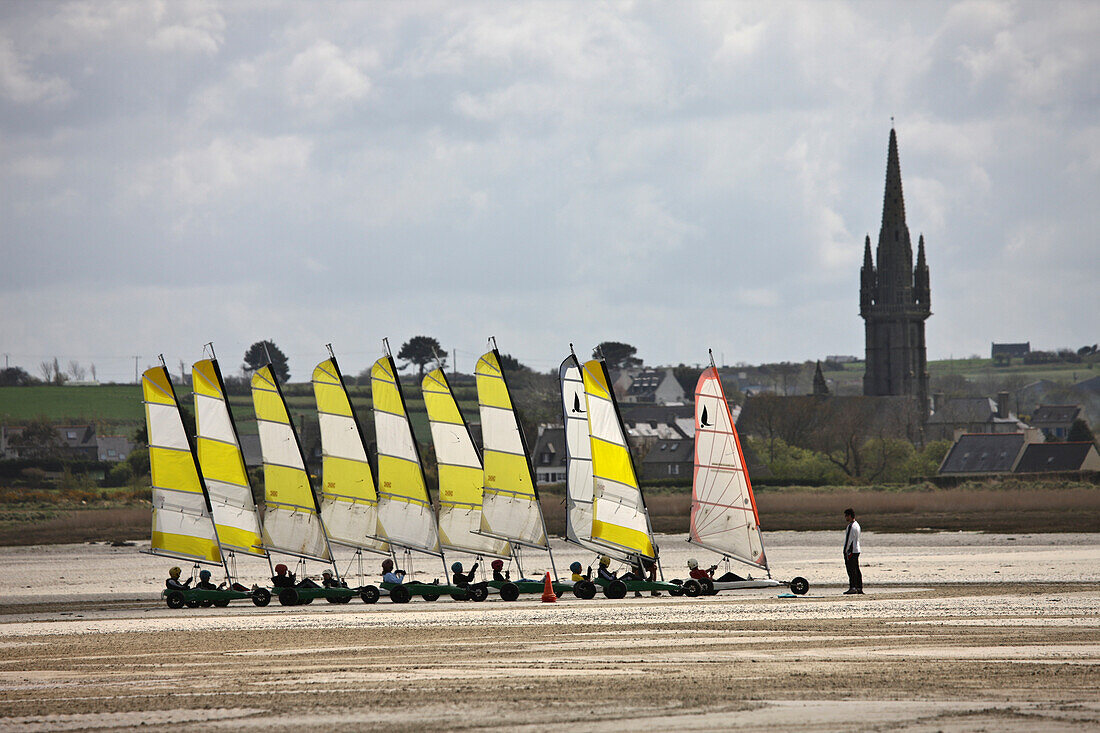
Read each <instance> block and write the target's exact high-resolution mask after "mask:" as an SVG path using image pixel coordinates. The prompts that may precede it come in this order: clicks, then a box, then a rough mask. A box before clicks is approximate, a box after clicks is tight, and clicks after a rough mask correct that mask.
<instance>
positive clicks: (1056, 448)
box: [1015, 442, 1100, 473]
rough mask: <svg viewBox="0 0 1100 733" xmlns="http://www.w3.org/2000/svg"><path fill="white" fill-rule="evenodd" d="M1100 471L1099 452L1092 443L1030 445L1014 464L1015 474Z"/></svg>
mask: <svg viewBox="0 0 1100 733" xmlns="http://www.w3.org/2000/svg"><path fill="white" fill-rule="evenodd" d="M1049 471H1100V452H1097V450H1096V446H1095V445H1094V444H1093V443H1088V442H1085V443H1031V444H1029V445H1027V446H1026V447H1025V448H1024V452H1023V455H1021V456H1020V460H1019V461H1018V462H1017V463H1016V470H1015V472H1016V473H1044V472H1049Z"/></svg>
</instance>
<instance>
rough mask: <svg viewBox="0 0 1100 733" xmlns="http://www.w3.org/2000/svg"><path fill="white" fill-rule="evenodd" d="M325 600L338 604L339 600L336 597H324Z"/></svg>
mask: <svg viewBox="0 0 1100 733" xmlns="http://www.w3.org/2000/svg"><path fill="white" fill-rule="evenodd" d="M325 600H326V601H328V602H329V603H339V602H340V599H339V598H337V597H336V596H325Z"/></svg>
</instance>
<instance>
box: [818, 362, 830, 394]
mask: <svg viewBox="0 0 1100 733" xmlns="http://www.w3.org/2000/svg"><path fill="white" fill-rule="evenodd" d="M828 396H829V385H828V384H827V383H826V382H825V375H824V374H822V373H821V362H820V361H818V362H817V369H815V370H814V397H828Z"/></svg>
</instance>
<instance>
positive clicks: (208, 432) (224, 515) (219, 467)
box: [191, 359, 267, 557]
mask: <svg viewBox="0 0 1100 733" xmlns="http://www.w3.org/2000/svg"><path fill="white" fill-rule="evenodd" d="M191 388H192V390H193V391H194V398H195V427H196V430H197V433H198V437H197V441H196V442H197V446H196V453H197V455H198V457H199V467H200V468H201V469H202V475H203V479H204V480H205V482H206V489H207V492H208V493H209V495H210V504H211V507H212V509H213V512H214V524H215V525H216V526H217V528H218V538H219V539H220V540H221V544H222V549H223V550H225V551H230V552H237V553H244V554H247V555H257V556H260V557H266V556H267V553H266V552H265V551H264V549H263V539H262V536H261V533H262V531H261V529H260V514H259V512H258V511H257V510H256V502H255V501H254V500H253V499H252V486H251V485H250V483H249V481H248V472H247V471H246V470H245V465H244V456H243V455H242V453H241V444H240V439H239V438H238V436H237V428H236V426H235V425H234V424H233V416H232V413H231V412H230V410H229V402H228V401H227V400H226V396H225V383H224V382H223V381H222V373H221V369H220V368H219V367H218V362H217V360H216V359H203V360H202V361H198V362H195V364H194V366H192V368H191Z"/></svg>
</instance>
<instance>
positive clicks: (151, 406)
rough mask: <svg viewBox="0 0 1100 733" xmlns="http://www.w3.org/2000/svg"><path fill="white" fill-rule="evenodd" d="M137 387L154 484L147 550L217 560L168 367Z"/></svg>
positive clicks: (198, 476)
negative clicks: (139, 389) (140, 389)
mask: <svg viewBox="0 0 1100 733" xmlns="http://www.w3.org/2000/svg"><path fill="white" fill-rule="evenodd" d="M141 388H142V394H143V396H144V398H145V426H146V429H147V430H148V433H149V471H150V474H151V477H152V484H153V538H152V545H151V550H150V551H151V552H152V553H153V554H154V555H166V556H168V557H174V558H179V559H181V560H190V561H194V562H201V563H210V564H212V565H214V564H221V562H222V554H221V548H220V547H219V545H218V538H217V535H216V534H215V531H214V519H213V516H212V515H211V512H210V507H209V506H208V504H207V497H206V492H205V490H204V489H203V485H202V475H201V474H200V473H199V470H198V461H197V460H196V459H195V454H194V450H193V448H192V447H191V441H190V440H189V439H188V437H187V432H186V431H185V430H184V427H183V418H182V417H181V416H180V409H179V401H178V400H177V398H176V391H175V389H174V388H173V387H172V380H171V379H170V378H169V376H168V370H167V369H166V368H164V367H163V366H159V367H154V368H152V369H148V370H146V372H145V374H144V375H143V377H142V380H141Z"/></svg>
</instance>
